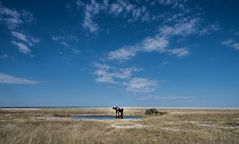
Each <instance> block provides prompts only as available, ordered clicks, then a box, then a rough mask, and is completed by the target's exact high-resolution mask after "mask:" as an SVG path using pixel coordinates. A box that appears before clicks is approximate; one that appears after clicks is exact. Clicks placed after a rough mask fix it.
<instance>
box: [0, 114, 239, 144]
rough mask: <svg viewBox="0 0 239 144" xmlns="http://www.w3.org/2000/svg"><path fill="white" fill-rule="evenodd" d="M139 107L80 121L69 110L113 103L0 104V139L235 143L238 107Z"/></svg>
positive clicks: (7, 142)
mask: <svg viewBox="0 0 239 144" xmlns="http://www.w3.org/2000/svg"><path fill="white" fill-rule="evenodd" d="M144 111H145V110H143V109H126V110H125V115H139V116H144V117H145V118H144V119H142V120H128V121H127V120H108V121H80V120H73V119H71V118H70V117H67V116H69V115H70V116H71V115H80V114H99V115H101V114H102V115H114V114H115V113H114V111H113V110H112V109H38V110H30V109H25V110H15V109H11V110H6V109H0V143H1V144H18V143H21V144H28V143H31V144H35V143H41V144H48V143H49V144H54V143H55V144H71V143H72V144H73V143H74V144H75V143H79V144H84V143H86V144H91V143H99V144H101V143H102V144H104V143H106V144H114V143H123V144H124V143H125V144H130V143H139V144H141V143H142V144H143V143H149V144H154V143H155V144H196V143H197V144H199V143H201V144H209V143H210V144H234V143H235V144H236V143H237V144H239V110H176V109H175V110H160V111H163V112H167V114H164V115H161V116H160V115H155V116H145V115H144Z"/></svg>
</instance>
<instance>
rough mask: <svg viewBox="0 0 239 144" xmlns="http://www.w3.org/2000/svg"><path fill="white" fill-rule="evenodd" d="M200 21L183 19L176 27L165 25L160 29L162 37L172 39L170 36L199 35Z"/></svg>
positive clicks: (197, 19)
mask: <svg viewBox="0 0 239 144" xmlns="http://www.w3.org/2000/svg"><path fill="white" fill-rule="evenodd" d="M199 24H200V19H199V18H192V19H189V20H188V19H183V20H181V21H180V22H178V23H175V24H174V25H172V26H170V25H164V26H162V27H161V28H160V35H163V36H166V37H170V36H184V37H185V36H188V35H191V34H193V33H198V32H199V31H200V30H199Z"/></svg>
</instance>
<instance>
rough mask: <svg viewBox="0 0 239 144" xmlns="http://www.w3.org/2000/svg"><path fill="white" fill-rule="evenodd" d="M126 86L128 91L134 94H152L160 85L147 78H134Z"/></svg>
mask: <svg viewBox="0 0 239 144" xmlns="http://www.w3.org/2000/svg"><path fill="white" fill-rule="evenodd" d="M125 85H126V90H127V91H129V92H133V93H151V92H153V91H154V90H155V88H156V86H157V85H158V81H155V80H150V79H147V78H137V77H136V78H133V79H131V80H130V81H129V82H128V83H126V84H125Z"/></svg>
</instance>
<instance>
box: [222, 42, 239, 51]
mask: <svg viewBox="0 0 239 144" xmlns="http://www.w3.org/2000/svg"><path fill="white" fill-rule="evenodd" d="M222 45H224V46H226V47H231V48H234V49H235V50H239V41H236V40H234V39H227V40H225V41H223V42H222Z"/></svg>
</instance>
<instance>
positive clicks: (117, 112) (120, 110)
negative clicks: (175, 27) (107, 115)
mask: <svg viewBox="0 0 239 144" xmlns="http://www.w3.org/2000/svg"><path fill="white" fill-rule="evenodd" d="M112 109H114V110H115V118H116V119H117V118H119V119H123V116H124V109H123V108H120V107H113V108H112Z"/></svg>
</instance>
